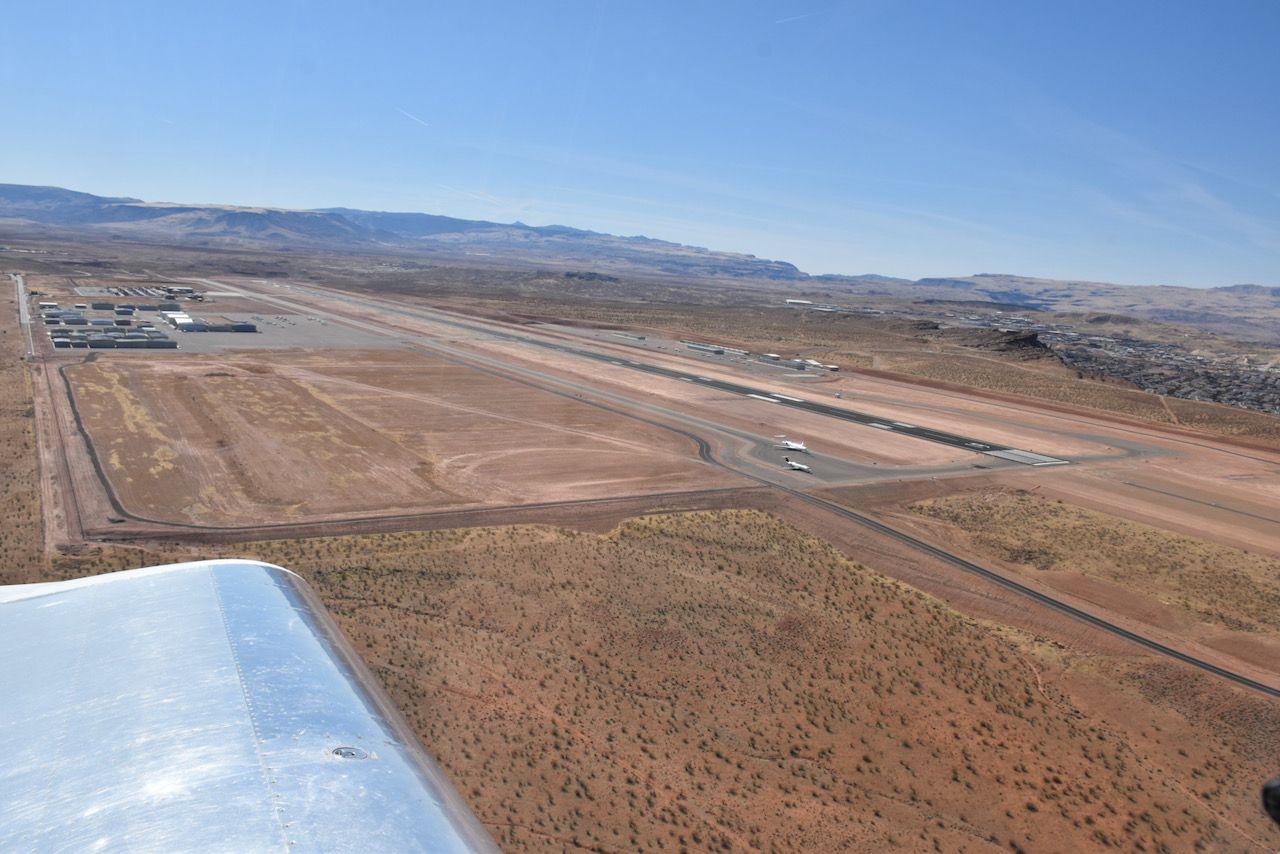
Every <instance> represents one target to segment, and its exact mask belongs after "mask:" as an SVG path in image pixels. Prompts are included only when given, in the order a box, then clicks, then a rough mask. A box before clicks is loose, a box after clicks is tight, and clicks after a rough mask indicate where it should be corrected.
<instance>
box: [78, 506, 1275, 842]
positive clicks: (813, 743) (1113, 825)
mask: <svg viewBox="0 0 1280 854" xmlns="http://www.w3.org/2000/svg"><path fill="white" fill-rule="evenodd" d="M234 549H235V551H234V553H236V554H242V555H252V556H255V557H260V558H262V559H266V560H271V561H275V562H279V563H283V564H286V565H288V566H290V567H292V568H294V569H297V570H300V571H302V572H303V573H304V575H305V576H306V577H307V578H308V579H309V581H310V582H311V583H312V585H313V586H315V587H316V589H317V590H318V591H319V593H320V594H321V596H322V597H323V599H324V600H325V602H326V605H327V606H328V607H329V609H330V610H331V611H332V612H333V613H334V614H335V615H336V616H337V618H338V620H339V622H340V623H341V624H342V627H343V630H344V632H346V633H347V635H348V636H349V637H350V638H351V639H352V640H353V642H354V643H355V645H356V647H357V648H358V649H359V650H360V651H361V653H362V655H364V657H365V658H366V660H367V661H368V662H369V663H370V665H371V666H372V667H373V668H374V669H375V671H376V672H377V673H378V675H379V676H380V678H381V679H382V680H383V682H384V684H385V685H386V686H387V687H388V689H389V690H390V692H391V694H392V696H393V697H394V698H395V699H396V701H397V703H398V704H399V706H400V708H401V709H403V710H404V711H405V713H406V715H407V716H408V717H409V719H410V721H411V722H412V723H413V725H414V726H415V727H416V729H417V731H418V732H419V734H420V735H421V736H422V738H423V739H424V741H425V743H426V744H427V745H428V746H429V748H430V749H431V751H432V752H433V753H434V754H435V755H436V756H437V757H438V758H439V759H440V760H441V762H442V763H443V765H444V766H445V768H446V769H447V770H448V772H449V773H450V775H451V776H452V777H453V779H454V781H455V782H456V784H457V785H458V787H459V789H460V790H461V791H462V793H463V795H464V796H465V797H466V798H467V799H468V800H469V802H470V803H471V804H472V806H473V807H474V808H475V809H476V811H477V812H478V814H479V815H480V817H481V819H482V820H483V821H484V822H485V823H486V824H487V826H488V827H489V828H490V829H491V831H492V832H493V834H494V835H495V837H497V838H498V840H499V841H500V843H501V844H502V846H503V847H504V848H505V849H507V850H511V851H521V850H539V851H551V850H563V849H566V848H574V847H582V848H585V849H590V850H603V851H616V850H622V851H630V850H637V849H641V848H644V849H655V848H665V849H670V850H686V849H687V850H707V849H713V850H728V849H731V848H737V849H743V848H749V849H761V850H824V851H830V850H859V851H861V850H877V849H882V848H886V847H891V846H893V847H900V848H907V849H912V850H920V849H928V848H936V849H938V850H968V851H997V850H1006V851H1007V850H1011V849H1013V850H1034V851H1079V850H1083V849H1087V848H1097V847H1104V846H1114V847H1121V848H1124V849H1133V850H1148V851H1151V850H1191V849H1192V848H1196V847H1201V848H1209V849H1213V850H1241V851H1242V850H1249V849H1251V848H1255V847H1259V846H1261V845H1263V844H1264V841H1263V840H1266V839H1268V838H1270V837H1268V836H1267V834H1269V833H1271V832H1272V831H1271V829H1270V828H1269V827H1268V826H1267V825H1266V820H1265V818H1263V817H1262V816H1261V815H1260V814H1259V813H1258V811H1257V809H1256V804H1255V800H1256V792H1257V784H1258V783H1260V781H1261V780H1263V779H1265V778H1266V777H1267V776H1268V775H1269V774H1270V773H1273V771H1274V766H1275V763H1276V762H1277V761H1278V760H1280V753H1278V752H1277V748H1276V745H1275V744H1274V743H1270V742H1269V741H1268V740H1267V739H1266V738H1265V737H1264V734H1265V733H1267V732H1274V731H1275V727H1276V726H1277V725H1280V712H1277V710H1276V708H1275V706H1274V705H1273V704H1270V703H1268V702H1266V701H1263V700H1259V699H1256V698H1254V697H1253V696H1251V695H1248V694H1245V693H1243V692H1238V691H1235V690H1233V689H1229V688H1225V687H1224V686H1223V685H1222V684H1221V683H1218V682H1215V681H1213V680H1207V679H1204V678H1202V677H1199V676H1196V675H1194V674H1191V673H1189V672H1187V671H1185V670H1184V669H1182V668H1180V667H1172V668H1165V667H1163V666H1162V665H1154V664H1153V663H1151V662H1150V660H1149V659H1145V658H1141V657H1136V656H1131V655H1126V656H1116V655H1104V656H1100V655H1098V654H1096V653H1095V654H1091V655H1080V654H1078V653H1072V652H1069V651H1067V650H1064V649H1063V648H1061V647H1058V646H1055V645H1052V644H1048V643H1044V642H1040V641H1037V640H1036V639H1034V638H1032V637H1030V636H1027V635H1023V634H1021V633H1017V632H1012V631H1010V630H1000V629H993V627H990V626H985V625H982V624H979V623H976V622H974V621H973V620H970V619H968V618H965V617H963V616H962V615H960V614H958V613H956V612H954V611H952V610H950V609H948V608H947V607H945V606H944V605H942V604H941V603H939V602H938V601H937V600H935V599H933V598H931V597H929V596H926V595H924V594H922V593H920V592H918V591H916V590H914V589H912V588H910V587H907V586H905V585H902V584H899V583H896V582H893V581H890V580H888V579H886V578H884V577H883V576H880V575H878V574H876V573H874V572H871V571H869V570H867V569H865V568H863V567H861V566H859V565H858V564H855V563H852V562H850V561H849V560H847V559H846V558H844V557H843V556H842V555H841V554H840V553H838V552H837V551H836V550H835V549H834V548H833V547H831V546H829V545H827V544H826V543H823V542H822V541H820V540H816V539H814V538H812V537H809V536H807V535H804V534H802V533H800V532H799V531H797V530H796V529H795V528H792V527H790V526H789V525H786V524H784V523H782V522H780V521H778V520H777V519H776V518H774V517H772V516H769V515H767V514H763V513H760V512H756V511H718V512H705V513H688V514H676V515H660V516H650V517H646V518H642V519H636V520H632V521H629V522H626V523H624V524H622V525H621V526H620V527H619V528H617V529H616V530H614V531H612V532H610V533H608V534H604V535H598V534H590V533H582V532H576V531H570V530H566V529H561V528H552V527H544V526H521V527H512V528H487V529H470V530H458V531H445V532H436V533H414V534H392V535H374V536H367V537H348V538H332V539H312V540H304V541H276V542H269V543H259V544H248V545H243V546H239V547H234ZM210 553H211V552H201V555H202V556H205V555H208V554H210ZM190 554H191V553H189V552H188V553H184V554H171V555H159V554H152V555H148V556H147V557H148V559H158V558H161V557H184V556H190ZM87 567H88V564H83V563H76V564H75V565H74V567H73V566H70V565H69V566H64V567H63V569H64V570H72V569H78V570H81V571H83V570H85V569H86V568H87ZM1222 710H1225V713H1226V715H1227V716H1228V717H1229V721H1228V722H1227V724H1224V723H1223V722H1222V721H1221V720H1219V718H1218V712H1219V711H1222Z"/></svg>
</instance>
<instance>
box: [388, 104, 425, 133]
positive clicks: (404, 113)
mask: <svg viewBox="0 0 1280 854" xmlns="http://www.w3.org/2000/svg"><path fill="white" fill-rule="evenodd" d="M395 111H396V112H397V113H399V114H400V115H402V116H404V117H405V118H406V119H413V120H414V121H415V122H417V123H418V124H420V125H422V126H423V127H424V128H429V127H431V125H429V124H427V123H426V122H424V121H423V120H422V119H420V118H418V117H417V116H415V115H414V114H413V113H411V112H409V111H408V110H402V109H400V108H399V107H396V108H395Z"/></svg>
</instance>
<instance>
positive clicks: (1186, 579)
mask: <svg viewBox="0 0 1280 854" xmlns="http://www.w3.org/2000/svg"><path fill="white" fill-rule="evenodd" d="M911 509H912V510H914V511H915V512H916V513H919V514H921V515H924V516H927V517H930V518H933V519H938V520H941V521H943V522H945V523H947V524H949V525H953V526H955V527H957V528H959V529H960V530H961V531H963V532H964V533H965V534H966V535H967V536H968V537H969V539H970V540H971V542H972V543H973V544H974V546H975V547H976V548H977V550H978V551H979V552H980V553H981V554H982V555H983V556H987V557H996V558H999V559H1001V560H1004V561H1007V562H1009V563H1012V564H1016V565H1018V566H1021V567H1023V568H1024V571H1026V572H1028V573H1035V572H1069V573H1075V574H1081V575H1085V576H1089V577H1093V578H1100V579H1104V580H1106V581H1109V582H1112V583H1114V584H1117V585H1120V586H1121V587H1123V588H1125V589H1128V590H1131V591H1133V592H1135V593H1139V594H1142V595H1143V596H1148V597H1151V598H1153V599H1155V600H1157V601H1159V602H1162V603H1165V604H1167V605H1171V606H1173V607H1174V608H1177V609H1179V610H1180V611H1182V612H1183V613H1185V614H1186V615H1187V616H1189V617H1191V618H1193V619H1194V620H1197V621H1200V622H1206V623H1213V624H1217V625H1219V626H1222V627H1224V628H1227V629H1232V630H1235V631H1246V632H1260V633H1266V634H1271V635H1274V636H1277V637H1280V560H1276V559H1274V558H1270V557H1267V556H1265V555H1258V554H1251V553H1249V552H1246V551H1242V550H1240V549H1235V548H1231V547H1228V546H1223V545H1218V544H1216V543H1210V542H1207V541H1205V540H1199V539H1195V538H1193V537H1187V536H1182V535H1180V534H1175V533H1171V532H1169V531H1164V530H1161V529H1159V528H1154V527H1151V526H1149V525H1143V524H1140V523H1137V522H1130V521H1127V520H1124V519H1119V518H1117V517H1115V516H1109V515H1106V514H1103V513H1098V512H1096V511H1093V510H1087V509H1084V508H1081V507H1075V506H1072V505H1070V504H1064V503H1062V502H1061V501H1050V500H1047V499H1044V498H1041V497H1039V496H1036V495H1033V494H1031V493H1028V492H1025V491H1014V490H997V491H989V492H982V493H978V494H971V495H959V496H951V497H948V498H940V499H931V500H928V501H922V502H918V503H916V504H914V505H912V506H911Z"/></svg>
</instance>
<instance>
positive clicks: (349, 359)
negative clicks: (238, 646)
mask: <svg viewBox="0 0 1280 854" xmlns="http://www.w3.org/2000/svg"><path fill="white" fill-rule="evenodd" d="M65 373H66V377H67V380H68V382H69V384H70V387H71V389H72V392H73V398H74V402H75V407H76V410H77V412H78V414H79V418H80V421H81V422H82V423H83V425H84V428H85V430H86V431H87V433H88V435H89V437H90V439H91V440H92V445H93V448H94V450H95V454H96V455H97V456H98V458H99V461H100V463H101V465H102V467H103V470H104V471H105V473H106V476H107V478H108V480H109V481H110V485H111V487H112V488H113V489H114V491H115V492H116V495H117V496H118V498H119V500H120V502H121V504H122V505H123V506H124V507H125V508H127V509H128V510H129V511H130V512H132V513H134V514H136V515H138V516H141V517H145V518H147V519H152V520H159V521H166V522H174V523H179V524H182V523H194V524H201V525H211V526H231V525H242V526H243V525H253V524H255V523H264V522H265V523H270V522H282V521H296V520H298V519H302V518H317V517H332V516H339V515H343V514H365V515H367V514H370V513H375V512H388V513H404V512H411V511H419V512H420V511H424V510H431V509H439V508H444V507H450V508H461V507H481V506H486V505H494V504H503V505H506V504H522V503H535V502H545V501H562V500H570V499H573V500H583V499H591V498H599V497H607V496H612V495H617V494H644V493H646V492H669V491H679V490H685V489H693V488H712V487H719V486H726V485H730V484H731V483H733V480H734V479H733V478H731V477H730V476H728V475H726V474H725V473H723V472H720V471H716V470H711V469H708V468H707V467H705V466H702V465H700V464H699V462H698V460H697V448H696V446H695V445H694V443H692V442H691V441H688V440H684V439H681V437H679V436H675V435H672V434H671V433H669V432H665V431H662V430H660V429H658V428H656V427H651V426H648V425H644V424H636V423H634V422H632V421H628V420H626V419H624V418H622V417H620V416H618V415H615V414H613V413H610V412H608V411H606V410H604V409H601V408H599V407H593V406H589V405H587V404H584V403H582V402H581V401H578V400H575V399H573V398H572V397H565V396H562V395H556V394H552V393H548V392H545V391H542V390H540V389H536V388H530V387H528V386H526V385H522V384H520V383H517V382H512V381H509V380H505V379H502V378H499V377H494V376H491V375H488V374H485V373H481V372H478V371H475V370H472V369H468V368H465V367H460V366H457V365H452V364H446V363H442V362H440V361H439V360H434V359H431V358H430V357H428V356H425V355H423V354H419V353H407V352H404V351H391V350H388V351H382V352H378V351H353V352H347V353H344V354H343V355H342V358H340V359H335V358H334V357H332V356H326V355H323V354H315V353H312V354H298V353H283V354H275V355H273V357H271V358H270V359H260V358H257V357H255V356H253V355H240V356H233V357H227V356H224V357H221V358H212V357H194V358H179V359H171V360H166V361H164V362H159V361H155V360H152V361H146V362H143V361H138V360H123V359H121V360H114V359H99V360H96V361H94V362H91V363H87V364H77V365H74V366H71V367H70V368H68V369H67V370H66V372H65Z"/></svg>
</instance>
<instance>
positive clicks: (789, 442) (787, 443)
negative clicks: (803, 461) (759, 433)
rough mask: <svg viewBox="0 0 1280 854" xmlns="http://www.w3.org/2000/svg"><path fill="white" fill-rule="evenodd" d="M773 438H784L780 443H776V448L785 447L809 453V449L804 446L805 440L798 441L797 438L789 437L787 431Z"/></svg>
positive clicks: (785, 448) (789, 449)
mask: <svg viewBox="0 0 1280 854" xmlns="http://www.w3.org/2000/svg"><path fill="white" fill-rule="evenodd" d="M773 438H775V439H781V440H782V441H781V442H779V443H778V444H776V445H774V447H775V448H783V449H784V450H788V451H799V452H800V453H802V454H807V453H809V449H808V448H806V447H805V446H804V442H801V441H796V440H795V439H788V438H787V434H786V433H782V434H780V435H778V436H774V437H773Z"/></svg>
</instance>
